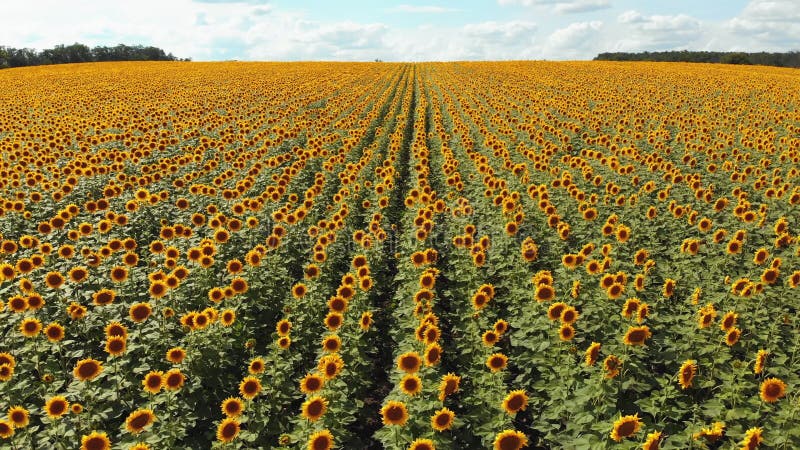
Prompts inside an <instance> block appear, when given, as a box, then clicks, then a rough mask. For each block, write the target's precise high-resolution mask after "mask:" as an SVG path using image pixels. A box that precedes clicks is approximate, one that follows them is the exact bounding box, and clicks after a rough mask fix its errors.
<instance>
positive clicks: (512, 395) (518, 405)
mask: <svg viewBox="0 0 800 450" xmlns="http://www.w3.org/2000/svg"><path fill="white" fill-rule="evenodd" d="M527 406H528V395H527V394H526V393H525V391H524V390H518V391H511V392H509V393H508V395H506V398H505V399H503V404H502V407H503V409H504V410H506V412H507V413H508V414H516V413H518V412H519V411H524V410H525V408H526V407H527Z"/></svg>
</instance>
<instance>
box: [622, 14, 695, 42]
mask: <svg viewBox="0 0 800 450" xmlns="http://www.w3.org/2000/svg"><path fill="white" fill-rule="evenodd" d="M617 21H618V22H619V23H620V24H621V25H622V28H621V29H620V30H618V33H619V34H620V35H619V37H618V38H617V40H616V41H615V42H613V43H612V45H611V47H612V48H610V49H609V50H612V51H639V50H651V51H652V50H673V49H678V48H692V49H696V48H699V46H701V45H702V42H703V40H704V37H705V36H704V34H705V33H704V24H703V23H702V22H701V21H700V20H698V19H696V18H694V17H691V16H688V15H686V14H677V15H650V16H647V15H644V14H641V13H639V12H638V11H625V12H623V13H622V14H620V15H619V16H618V17H617Z"/></svg>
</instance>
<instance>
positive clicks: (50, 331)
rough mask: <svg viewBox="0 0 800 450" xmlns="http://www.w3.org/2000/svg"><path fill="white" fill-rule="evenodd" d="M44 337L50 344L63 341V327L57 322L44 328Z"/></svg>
mask: <svg viewBox="0 0 800 450" xmlns="http://www.w3.org/2000/svg"><path fill="white" fill-rule="evenodd" d="M44 335H45V336H47V340H48V341H50V342H58V341H60V340H62V339H64V327H63V326H61V324H59V323H58V322H53V323H50V324H49V325H47V326H46V327H44Z"/></svg>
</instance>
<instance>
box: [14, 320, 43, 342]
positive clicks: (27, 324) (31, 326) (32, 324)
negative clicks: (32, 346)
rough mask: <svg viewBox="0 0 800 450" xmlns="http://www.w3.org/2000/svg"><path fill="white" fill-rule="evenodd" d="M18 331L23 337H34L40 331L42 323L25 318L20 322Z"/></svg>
mask: <svg viewBox="0 0 800 450" xmlns="http://www.w3.org/2000/svg"><path fill="white" fill-rule="evenodd" d="M19 331H20V333H22V335H23V336H25V337H29V338H32V337H36V336H38V335H39V332H41V331H42V322H40V321H39V319H36V318H33V317H27V318H25V319H22V322H20V324H19Z"/></svg>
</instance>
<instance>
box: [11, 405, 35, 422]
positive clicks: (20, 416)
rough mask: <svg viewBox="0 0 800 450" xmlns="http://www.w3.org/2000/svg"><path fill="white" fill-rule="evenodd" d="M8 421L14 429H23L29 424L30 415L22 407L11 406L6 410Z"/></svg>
mask: <svg viewBox="0 0 800 450" xmlns="http://www.w3.org/2000/svg"><path fill="white" fill-rule="evenodd" d="M8 420H9V421H11V423H12V424H13V425H14V428H25V427H27V426H28V423H29V422H30V414H29V413H28V410H27V409H25V408H23V407H22V406H19V405H17V406H12V407H11V408H8Z"/></svg>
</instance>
